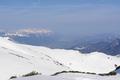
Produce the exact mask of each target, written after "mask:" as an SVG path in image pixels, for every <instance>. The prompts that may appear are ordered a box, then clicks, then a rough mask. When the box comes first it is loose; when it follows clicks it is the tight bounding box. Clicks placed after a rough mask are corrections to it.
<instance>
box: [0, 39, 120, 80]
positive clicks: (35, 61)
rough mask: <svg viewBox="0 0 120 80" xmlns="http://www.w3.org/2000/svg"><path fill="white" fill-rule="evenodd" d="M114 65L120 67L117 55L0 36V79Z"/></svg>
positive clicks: (102, 70) (96, 69)
mask: <svg viewBox="0 0 120 80" xmlns="http://www.w3.org/2000/svg"><path fill="white" fill-rule="evenodd" d="M115 65H117V66H120V57H117V56H110V55H106V54H104V53H100V52H93V53H90V54H82V53H80V52H78V51H75V50H64V49H50V48H47V47H42V46H31V45H24V44H19V43H16V42H13V41H11V40H10V39H9V38H7V37H0V80H8V79H9V78H10V77H11V76H14V75H17V76H21V75H23V74H26V73H29V72H31V71H37V72H39V73H42V74H43V75H52V74H54V73H56V72H60V71H69V70H73V71H81V72H91V73H97V74H99V73H109V72H110V71H113V70H115V69H116V66H115ZM18 80H19V79H18ZM46 80H47V79H46ZM63 80H64V79H63ZM66 80H67V79H66Z"/></svg>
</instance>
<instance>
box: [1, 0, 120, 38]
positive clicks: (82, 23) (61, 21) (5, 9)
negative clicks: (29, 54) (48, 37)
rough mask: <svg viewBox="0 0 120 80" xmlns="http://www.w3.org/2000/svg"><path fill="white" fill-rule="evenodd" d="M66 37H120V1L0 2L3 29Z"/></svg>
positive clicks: (9, 0) (38, 0)
mask: <svg viewBox="0 0 120 80" xmlns="http://www.w3.org/2000/svg"><path fill="white" fill-rule="evenodd" d="M23 28H42V29H43V28H44V29H49V30H52V31H53V32H58V33H61V34H64V35H69V36H71V35H80V36H84V35H93V34H101V33H120V0H0V29H5V30H16V29H23Z"/></svg>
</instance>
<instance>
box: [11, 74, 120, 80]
mask: <svg viewBox="0 0 120 80" xmlns="http://www.w3.org/2000/svg"><path fill="white" fill-rule="evenodd" d="M13 80H120V75H116V76H98V75H90V74H89V75H88V74H73V73H70V74H60V75H59V76H45V75H37V76H31V77H20V78H17V79H13Z"/></svg>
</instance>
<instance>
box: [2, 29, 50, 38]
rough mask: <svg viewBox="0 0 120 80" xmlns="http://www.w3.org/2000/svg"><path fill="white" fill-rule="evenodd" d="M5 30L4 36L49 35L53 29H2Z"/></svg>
mask: <svg viewBox="0 0 120 80" xmlns="http://www.w3.org/2000/svg"><path fill="white" fill-rule="evenodd" d="M1 32H4V33H5V34H4V36H20V37H24V36H26V37H27V36H29V35H32V34H33V35H49V34H51V33H52V31H50V30H47V29H36V28H28V29H20V30H16V31H12V32H6V31H1Z"/></svg>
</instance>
